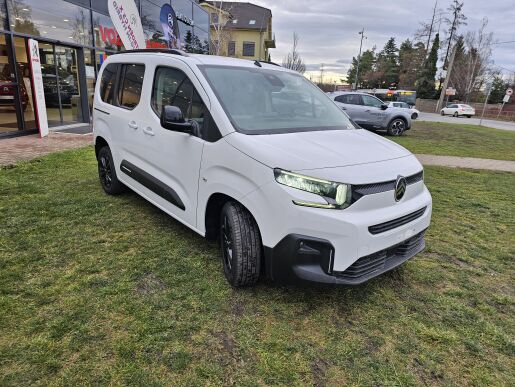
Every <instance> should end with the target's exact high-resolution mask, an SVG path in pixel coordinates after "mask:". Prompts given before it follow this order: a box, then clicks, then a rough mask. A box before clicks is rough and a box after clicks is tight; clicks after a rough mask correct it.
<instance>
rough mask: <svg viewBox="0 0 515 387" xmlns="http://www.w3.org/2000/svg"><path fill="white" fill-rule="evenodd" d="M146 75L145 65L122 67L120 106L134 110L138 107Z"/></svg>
mask: <svg viewBox="0 0 515 387" xmlns="http://www.w3.org/2000/svg"><path fill="white" fill-rule="evenodd" d="M144 74H145V66H144V65H135V64H128V65H123V66H122V71H121V76H120V79H121V82H120V85H121V87H120V90H119V95H118V101H119V103H120V106H122V107H124V108H127V109H131V110H132V109H134V108H135V107H136V106H137V105H138V103H139V99H140V96H141V89H142V87H143V76H144Z"/></svg>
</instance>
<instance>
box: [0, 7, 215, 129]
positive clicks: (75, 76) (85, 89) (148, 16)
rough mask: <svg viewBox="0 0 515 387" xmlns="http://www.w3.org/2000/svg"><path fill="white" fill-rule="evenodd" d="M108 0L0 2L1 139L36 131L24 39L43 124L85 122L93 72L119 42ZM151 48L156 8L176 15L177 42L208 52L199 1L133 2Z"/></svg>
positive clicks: (157, 31) (159, 40)
mask: <svg viewBox="0 0 515 387" xmlns="http://www.w3.org/2000/svg"><path fill="white" fill-rule="evenodd" d="M107 3H108V0H66V1H65V0H0V138H1V137H4V136H11V135H13V134H25V133H34V132H35V131H37V130H38V128H37V124H36V111H35V109H34V103H35V102H34V95H33V94H34V93H33V90H32V89H33V82H32V74H31V71H30V66H29V60H28V58H29V53H28V39H35V40H37V41H38V46H39V58H40V62H41V68H42V78H43V88H44V93H45V104H46V113H47V117H48V125H49V127H50V129H52V128H54V129H55V128H59V127H61V126H69V125H73V124H77V125H78V124H84V123H89V122H90V112H91V103H92V96H93V93H94V87H95V82H96V79H97V74H98V70H99V69H100V66H101V65H102V63H103V61H104V60H105V58H107V57H108V56H109V55H110V54H113V53H115V52H118V51H123V50H124V47H123V44H122V42H121V40H120V38H119V36H118V34H117V32H116V30H115V28H114V25H113V23H112V21H111V18H110V17H109V13H108V4H107ZM135 3H136V5H137V7H138V10H139V13H140V17H141V23H142V25H143V30H144V33H145V39H146V45H147V47H150V48H159V47H166V43H165V41H164V38H163V30H162V27H161V21H160V12H161V7H162V6H163V5H164V4H170V5H171V6H172V8H173V10H174V11H175V13H176V16H177V20H178V25H179V32H180V42H181V48H182V49H184V50H185V51H188V52H196V53H207V52H209V14H208V13H207V12H206V11H205V10H204V9H203V8H202V7H200V6H199V5H198V4H197V3H198V1H191V0H171V1H170V0H168V1H166V0H135Z"/></svg>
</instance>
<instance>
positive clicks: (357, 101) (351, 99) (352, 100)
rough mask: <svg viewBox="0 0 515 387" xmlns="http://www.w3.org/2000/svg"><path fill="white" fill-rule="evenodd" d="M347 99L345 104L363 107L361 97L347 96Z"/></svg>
mask: <svg viewBox="0 0 515 387" xmlns="http://www.w3.org/2000/svg"><path fill="white" fill-rule="evenodd" d="M344 97H345V100H346V101H345V103H348V104H349V105H362V103H361V96H359V95H357V94H347V95H345V96H344Z"/></svg>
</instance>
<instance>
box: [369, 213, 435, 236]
mask: <svg viewBox="0 0 515 387" xmlns="http://www.w3.org/2000/svg"><path fill="white" fill-rule="evenodd" d="M426 208H427V207H424V208H421V209H420V210H417V211H415V212H412V213H411V214H408V215H404V216H401V217H400V218H397V219H394V220H390V221H388V222H384V223H380V224H376V225H375V226H370V227H369V228H368V231H370V233H371V234H374V235H375V234H380V233H382V232H385V231H388V230H393V229H394V228H397V227H400V226H402V225H405V224H407V223H409V222H412V221H414V220H415V219H418V218H420V217H421V216H422V215H424V212H426Z"/></svg>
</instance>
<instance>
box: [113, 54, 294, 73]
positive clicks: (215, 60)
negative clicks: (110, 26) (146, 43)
mask: <svg viewBox="0 0 515 387" xmlns="http://www.w3.org/2000/svg"><path fill="white" fill-rule="evenodd" d="M132 54H145V55H150V54H153V55H173V56H174V57H177V58H180V59H182V60H184V61H186V62H197V64H206V65H226V66H241V67H255V66H257V64H256V63H259V65H260V66H261V67H265V68H274V69H278V70H279V69H280V70H284V71H291V70H288V69H286V68H284V67H282V66H279V65H278V64H275V63H271V62H266V61H256V60H249V59H239V58H231V57H227V56H217V55H204V54H190V53H186V52H184V51H181V50H174V49H143V50H128V51H121V52H117V53H115V54H112V55H111V56H122V55H123V56H125V55H132Z"/></svg>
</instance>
